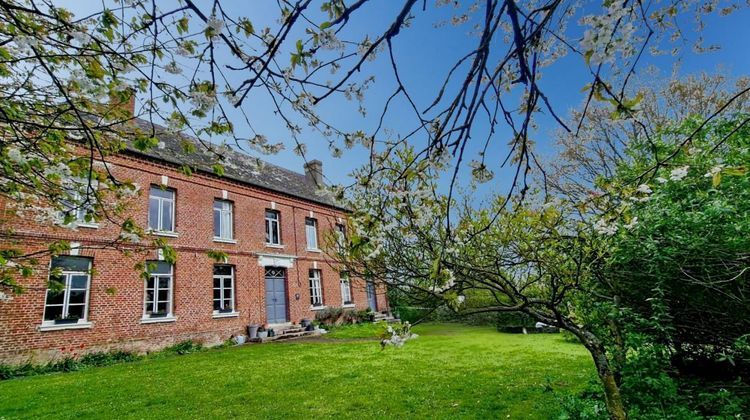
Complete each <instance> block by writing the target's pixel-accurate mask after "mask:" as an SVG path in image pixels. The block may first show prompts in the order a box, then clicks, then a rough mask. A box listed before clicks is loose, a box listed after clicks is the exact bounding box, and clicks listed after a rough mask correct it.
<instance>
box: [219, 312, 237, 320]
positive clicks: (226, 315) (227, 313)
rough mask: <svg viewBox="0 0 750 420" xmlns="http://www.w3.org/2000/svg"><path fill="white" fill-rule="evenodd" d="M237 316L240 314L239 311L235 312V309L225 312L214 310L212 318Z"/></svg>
mask: <svg viewBox="0 0 750 420" xmlns="http://www.w3.org/2000/svg"><path fill="white" fill-rule="evenodd" d="M238 316H240V313H239V312H236V311H235V312H225V313H220V312H214V313H213V318H214V319H219V318H237V317H238Z"/></svg>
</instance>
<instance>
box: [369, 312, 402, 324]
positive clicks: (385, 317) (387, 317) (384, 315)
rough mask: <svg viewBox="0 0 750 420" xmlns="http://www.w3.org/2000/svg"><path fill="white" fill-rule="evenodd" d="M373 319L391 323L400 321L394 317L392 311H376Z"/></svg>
mask: <svg viewBox="0 0 750 420" xmlns="http://www.w3.org/2000/svg"><path fill="white" fill-rule="evenodd" d="M373 320H374V321H375V322H378V321H385V322H387V323H389V324H390V323H393V322H399V320H398V319H396V318H394V317H393V315H391V314H390V312H376V313H375V318H374V319H373Z"/></svg>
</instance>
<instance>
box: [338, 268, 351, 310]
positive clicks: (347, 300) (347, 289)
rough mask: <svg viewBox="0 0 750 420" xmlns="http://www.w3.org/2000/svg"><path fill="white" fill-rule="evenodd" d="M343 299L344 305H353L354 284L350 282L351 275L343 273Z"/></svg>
mask: <svg viewBox="0 0 750 420" xmlns="http://www.w3.org/2000/svg"><path fill="white" fill-rule="evenodd" d="M341 301H342V302H343V304H344V305H351V304H352V303H353V302H352V285H351V283H350V282H349V276H347V275H346V273H341Z"/></svg>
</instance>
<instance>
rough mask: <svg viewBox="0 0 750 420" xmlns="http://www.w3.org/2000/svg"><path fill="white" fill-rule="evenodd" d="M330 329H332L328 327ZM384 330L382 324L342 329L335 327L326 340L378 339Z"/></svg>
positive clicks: (356, 325) (370, 323) (366, 324)
mask: <svg viewBox="0 0 750 420" xmlns="http://www.w3.org/2000/svg"><path fill="white" fill-rule="evenodd" d="M328 328H330V327H328ZM382 330H383V327H382V326H381V324H380V323H373V322H368V323H364V324H354V325H347V326H341V327H333V328H332V329H331V330H330V331H329V332H328V334H326V335H325V338H334V339H342V338H343V339H357V338H376V337H377V336H378V335H379V334H380V333H381V332H382Z"/></svg>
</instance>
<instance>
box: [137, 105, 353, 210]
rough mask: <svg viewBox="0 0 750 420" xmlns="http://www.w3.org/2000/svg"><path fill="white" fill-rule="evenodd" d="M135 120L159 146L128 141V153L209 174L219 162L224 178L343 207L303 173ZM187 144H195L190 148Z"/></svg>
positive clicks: (141, 120)
mask: <svg viewBox="0 0 750 420" xmlns="http://www.w3.org/2000/svg"><path fill="white" fill-rule="evenodd" d="M134 122H135V124H136V125H137V126H138V128H140V129H141V130H144V131H147V132H148V131H151V129H152V127H153V129H154V130H155V134H156V138H157V139H158V140H159V145H158V146H157V147H153V148H151V149H149V150H147V151H142V150H138V149H137V148H136V147H135V146H133V145H132V144H130V143H129V144H128V146H127V151H128V152H129V153H132V154H136V155H140V156H145V157H149V158H152V159H158V160H162V161H165V162H168V163H172V164H176V165H187V166H189V167H190V168H192V169H194V170H198V171H201V172H204V173H209V174H214V170H213V166H214V165H216V164H219V165H222V167H223V168H224V175H223V177H224V178H228V179H231V180H234V181H239V182H242V183H245V184H248V185H252V186H254V187H260V188H264V189H267V190H271V191H275V192H278V193H282V194H286V195H291V196H293V197H297V198H300V199H303V200H307V201H312V202H315V203H318V204H323V205H326V206H331V207H335V208H338V209H344V208H343V206H342V205H341V204H340V203H338V202H336V200H335V199H334V197H333V196H332V194H331V193H330V192H328V191H326V190H324V189H320V188H318V187H317V186H316V185H315V183H314V182H312V181H310V180H308V179H307V177H306V176H305V175H304V174H301V173H298V172H294V171H290V170H288V169H285V168H282V167H280V166H276V165H273V164H270V163H268V162H264V161H262V160H260V159H257V158H253V157H251V156H248V155H246V154H245V153H242V152H239V151H237V150H234V149H232V148H230V147H224V146H216V145H211V147H212V150H213V151H211V150H207V149H206V145H205V144H202V143H201V142H200V141H199V140H198V139H196V138H195V137H192V136H187V135H184V134H173V133H170V132H169V131H168V130H167V129H166V128H164V127H162V126H160V125H157V124H151V123H150V122H148V121H146V120H143V119H136V120H135V121H134ZM190 144H192V145H193V146H194V147H190ZM186 145H187V147H186ZM191 149H192V150H193V151H190V150H191Z"/></svg>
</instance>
